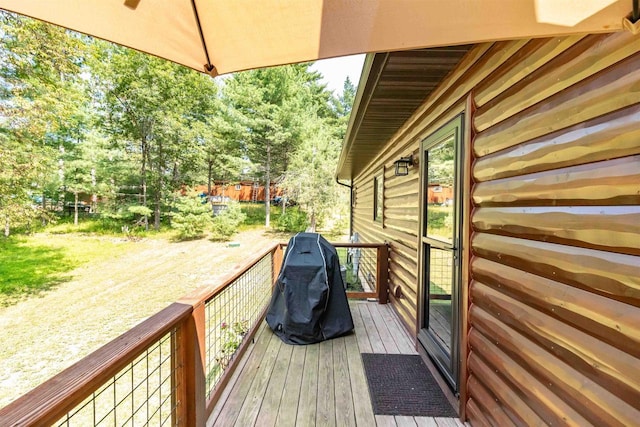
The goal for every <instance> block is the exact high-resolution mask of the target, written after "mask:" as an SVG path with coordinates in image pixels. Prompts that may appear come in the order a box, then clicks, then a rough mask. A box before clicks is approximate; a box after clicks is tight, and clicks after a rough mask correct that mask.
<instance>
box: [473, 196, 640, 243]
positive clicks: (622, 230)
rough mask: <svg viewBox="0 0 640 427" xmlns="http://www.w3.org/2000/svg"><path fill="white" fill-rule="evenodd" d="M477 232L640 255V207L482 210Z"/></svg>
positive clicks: (475, 218) (475, 224)
mask: <svg viewBox="0 0 640 427" xmlns="http://www.w3.org/2000/svg"><path fill="white" fill-rule="evenodd" d="M471 223H472V224H473V229H474V230H475V231H477V232H485V233H493V234H501V235H505V236H513V237H518V238H526V239H532V240H541V241H545V242H553V243H560V244H565V245H572V246H582V247H587V248H596V249H602V250H608V251H613V252H620V253H625V254H634V255H640V238H638V236H640V205H635V206H566V207H565V206H562V207H560V206H558V207H541V206H536V207H518V208H515V207H513V208H481V209H477V210H476V211H474V213H473V216H472V218H471Z"/></svg>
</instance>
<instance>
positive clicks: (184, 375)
mask: <svg viewBox="0 0 640 427" xmlns="http://www.w3.org/2000/svg"><path fill="white" fill-rule="evenodd" d="M204 323H205V304H204V302H200V303H199V304H197V305H195V306H194V307H193V312H192V313H191V316H189V317H188V318H187V319H186V320H185V322H183V323H182V325H181V326H180V327H179V328H178V331H177V333H176V346H177V352H178V357H179V362H178V366H179V367H181V369H178V370H177V372H178V374H177V375H176V376H177V379H176V382H177V384H176V385H177V389H176V394H177V398H178V402H177V409H176V416H177V421H178V423H177V425H179V426H185V427H204V425H205V423H206V421H207V418H206V417H207V414H206V390H205V369H204V368H205V365H206V358H205V357H206V356H205V352H206V348H205V327H204V326H205V325H204Z"/></svg>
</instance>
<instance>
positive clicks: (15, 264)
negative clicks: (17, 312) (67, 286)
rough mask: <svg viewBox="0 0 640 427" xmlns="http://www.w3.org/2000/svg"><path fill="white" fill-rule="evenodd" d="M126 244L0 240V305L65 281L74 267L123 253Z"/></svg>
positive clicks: (83, 239)
mask: <svg viewBox="0 0 640 427" xmlns="http://www.w3.org/2000/svg"><path fill="white" fill-rule="evenodd" d="M127 243H128V242H126V241H118V240H117V239H113V238H111V239H110V238H105V237H98V236H96V237H87V236H79V235H74V234H46V235H43V234H36V235H34V236H21V237H12V238H9V239H0V305H2V306H6V305H11V304H12V303H15V302H16V301H18V300H20V299H22V298H24V297H26V296H29V295H33V294H38V293H39V292H42V291H46V290H48V289H51V288H52V287H54V286H56V285H59V284H60V283H63V282H65V281H68V280H69V279H70V277H69V275H68V272H70V271H71V270H73V269H74V268H76V267H79V266H81V265H83V264H85V263H87V262H91V261H100V260H104V259H108V258H110V257H113V256H116V255H119V254H121V253H124V252H125V251H126V250H127V248H128V247H129V246H130V245H128V244H127Z"/></svg>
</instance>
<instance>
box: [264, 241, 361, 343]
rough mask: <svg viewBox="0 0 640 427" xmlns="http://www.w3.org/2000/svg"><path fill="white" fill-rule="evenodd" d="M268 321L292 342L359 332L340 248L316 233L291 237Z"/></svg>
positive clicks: (268, 313)
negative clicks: (341, 262)
mask: <svg viewBox="0 0 640 427" xmlns="http://www.w3.org/2000/svg"><path fill="white" fill-rule="evenodd" d="M267 323H268V324H269V326H270V327H271V329H272V330H273V331H274V332H275V334H276V335H278V336H279V337H280V339H281V340H282V341H284V342H286V343H288V344H313V343H316V342H320V341H324V340H327V339H331V338H335V337H339V336H341V335H344V334H346V333H348V332H351V331H352V330H353V319H352V318H351V311H350V310H349V303H348V302H347V294H346V292H345V289H344V284H343V281H342V276H341V275H340V262H339V260H338V253H337V252H336V249H335V248H334V247H333V246H332V245H331V244H330V243H329V242H327V241H326V240H325V239H324V237H322V236H320V235H319V234H316V233H298V234H297V235H295V236H294V237H292V238H291V240H289V245H288V246H287V251H286V252H285V256H284V261H283V263H282V269H281V270H280V275H279V276H278V280H277V282H276V286H275V287H274V290H273V296H272V298H271V304H270V306H269V311H268V312H267Z"/></svg>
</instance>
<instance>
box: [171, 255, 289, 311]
mask: <svg viewBox="0 0 640 427" xmlns="http://www.w3.org/2000/svg"><path fill="white" fill-rule="evenodd" d="M279 246H280V244H279V243H276V244H273V245H271V246H269V247H268V248H267V249H266V250H265V251H263V252H260V253H259V254H258V255H255V256H254V257H253V258H251V259H250V260H249V262H248V263H247V264H245V265H244V266H243V267H242V268H241V269H239V270H236V271H233V272H231V273H229V274H228V275H226V276H223V278H221V279H220V280H222V283H221V284H220V285H218V286H216V287H213V288H212V287H211V286H203V287H200V288H198V289H196V290H194V291H193V292H191V293H189V294H187V295H185V296H184V297H182V298H180V299H179V300H178V302H179V303H183V304H191V305H193V306H196V305H198V304H202V303H205V302H207V301H209V300H211V299H212V298H214V297H215V296H216V295H218V294H220V293H221V292H222V291H224V290H225V289H226V288H227V287H229V285H230V284H232V283H233V282H234V281H235V280H237V279H238V278H239V277H241V276H242V275H243V274H244V273H245V272H246V271H247V270H249V269H250V268H251V267H253V266H255V265H256V264H257V263H259V262H260V261H261V260H262V259H263V258H264V257H265V256H266V255H267V254H269V253H272V252H274V251H275V250H276V249H277V248H278V247H279Z"/></svg>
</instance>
